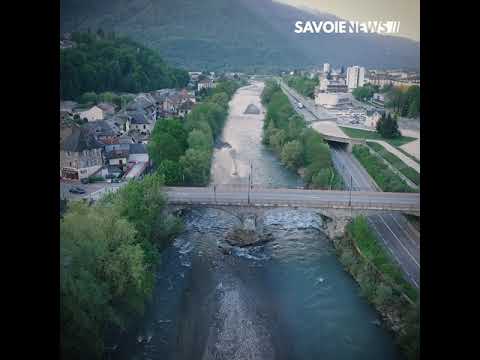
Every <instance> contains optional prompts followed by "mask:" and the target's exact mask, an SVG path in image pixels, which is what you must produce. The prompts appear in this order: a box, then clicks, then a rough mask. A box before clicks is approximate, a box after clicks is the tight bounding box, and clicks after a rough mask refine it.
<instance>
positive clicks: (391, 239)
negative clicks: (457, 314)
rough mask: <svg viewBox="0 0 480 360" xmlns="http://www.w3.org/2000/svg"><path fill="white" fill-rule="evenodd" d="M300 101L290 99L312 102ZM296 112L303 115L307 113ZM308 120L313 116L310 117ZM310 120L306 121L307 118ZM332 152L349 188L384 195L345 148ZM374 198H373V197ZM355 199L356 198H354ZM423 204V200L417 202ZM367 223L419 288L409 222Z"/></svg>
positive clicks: (385, 217)
mask: <svg viewBox="0 0 480 360" xmlns="http://www.w3.org/2000/svg"><path fill="white" fill-rule="evenodd" d="M282 88H283V89H284V90H285V92H286V93H287V96H288V91H292V90H291V89H289V88H288V87H287V86H286V85H285V84H283V83H282ZM295 96H296V97H297V99H293V98H292V97H291V96H289V99H290V101H291V102H292V105H295V102H294V101H297V102H298V99H299V100H300V101H301V102H303V101H305V102H307V103H309V102H311V100H309V99H306V98H305V97H302V96H301V95H299V94H298V93H296V92H295ZM294 108H295V109H296V110H297V112H299V113H301V114H302V115H303V114H304V112H302V111H300V110H299V109H297V107H296V106H294ZM308 116H313V115H312V114H311V113H310V114H309V115H308ZM306 119H307V118H306ZM330 149H331V152H332V161H333V164H334V166H335V168H336V169H337V171H338V173H339V174H340V175H341V176H342V178H343V180H344V183H345V186H346V188H349V187H350V184H351V185H352V190H353V191H355V192H357V191H371V192H372V193H371V194H373V192H377V193H381V192H380V191H381V189H380V188H379V187H378V185H377V184H376V183H375V181H374V180H373V179H372V178H371V177H370V175H369V174H368V172H367V171H366V170H365V169H364V168H363V166H362V165H361V164H360V163H359V162H358V160H357V159H355V157H354V156H353V155H352V154H351V153H349V152H348V151H346V150H345V147H342V146H341V145H340V144H338V145H332V144H331V145H330ZM371 196H372V197H373V198H375V196H374V195H371ZM352 197H353V195H352ZM418 201H419V202H420V198H418ZM367 221H368V223H369V225H370V228H371V229H372V230H373V231H374V232H375V234H376V236H377V238H378V239H379V241H380V242H381V244H382V245H384V247H385V248H386V249H387V251H388V252H389V253H390V254H391V255H392V257H393V258H394V259H395V261H396V262H397V263H398V265H399V266H400V268H401V269H402V270H403V272H404V273H405V275H406V279H407V280H408V281H409V282H410V283H411V284H412V285H414V286H415V287H417V288H419V287H420V234H419V233H418V232H417V231H416V230H415V229H414V228H413V227H412V226H411V225H410V224H409V223H408V221H407V219H406V218H405V217H404V216H403V215H402V214H399V213H391V214H390V213H388V214H377V215H369V216H368V217H367Z"/></svg>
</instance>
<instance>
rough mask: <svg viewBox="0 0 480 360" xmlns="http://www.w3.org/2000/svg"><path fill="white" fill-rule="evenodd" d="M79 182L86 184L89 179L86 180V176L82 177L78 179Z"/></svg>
mask: <svg viewBox="0 0 480 360" xmlns="http://www.w3.org/2000/svg"><path fill="white" fill-rule="evenodd" d="M80 182H81V183H82V184H88V183H89V180H88V178H83V179H82V180H80Z"/></svg>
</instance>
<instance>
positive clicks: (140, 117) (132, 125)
mask: <svg viewBox="0 0 480 360" xmlns="http://www.w3.org/2000/svg"><path fill="white" fill-rule="evenodd" d="M130 116H131V118H130V119H129V120H128V121H127V123H128V126H127V127H128V128H129V132H132V131H136V132H138V133H140V134H142V135H150V133H151V132H152V130H153V127H154V125H155V123H154V122H150V121H148V119H147V116H146V115H145V113H144V112H143V111H137V112H134V113H131V114H130Z"/></svg>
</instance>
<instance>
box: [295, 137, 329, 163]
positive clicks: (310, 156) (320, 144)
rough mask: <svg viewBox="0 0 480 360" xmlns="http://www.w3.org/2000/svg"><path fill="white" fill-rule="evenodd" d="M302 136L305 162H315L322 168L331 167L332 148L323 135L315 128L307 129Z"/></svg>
mask: <svg viewBox="0 0 480 360" xmlns="http://www.w3.org/2000/svg"><path fill="white" fill-rule="evenodd" d="M302 138H303V143H304V157H305V158H304V162H305V164H307V165H310V164H313V163H315V164H316V165H317V166H319V167H320V168H326V167H330V166H331V164H332V159H331V155H330V148H329V147H328V145H327V144H326V143H325V142H324V141H323V138H322V136H321V135H320V134H319V133H318V132H316V131H315V130H313V129H306V130H305V131H304V133H303V136H302Z"/></svg>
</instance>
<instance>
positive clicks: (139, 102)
mask: <svg viewBox="0 0 480 360" xmlns="http://www.w3.org/2000/svg"><path fill="white" fill-rule="evenodd" d="M61 46H62V45H61ZM189 76H190V81H189V83H188V85H187V87H186V88H183V89H159V90H157V91H152V92H148V93H140V94H113V93H108V94H103V95H102V94H99V95H98V96H97V95H96V94H95V93H87V94H84V95H85V96H83V98H85V101H84V103H77V102H75V101H70V100H65V101H60V181H61V196H62V198H69V197H73V198H79V197H80V196H82V195H85V194H86V195H88V194H89V193H92V192H99V190H102V189H104V188H105V187H107V188H112V189H116V188H117V187H118V186H116V185H115V184H118V183H122V182H125V181H128V180H130V179H138V178H141V177H142V176H143V175H144V174H145V173H148V172H149V171H150V170H151V169H152V165H153V164H152V160H151V159H150V157H149V153H148V149H147V145H148V143H149V138H150V136H151V133H152V131H153V129H154V127H155V124H156V122H157V121H162V119H165V118H177V119H179V120H182V119H184V118H185V116H186V115H187V114H188V113H190V112H191V111H192V109H193V108H194V106H195V105H196V104H197V101H198V99H199V98H201V97H202V96H204V95H205V94H206V93H207V91H208V90H209V89H213V88H215V86H216V82H217V81H221V80H226V79H232V80H233V79H239V78H240V77H241V76H243V74H242V73H226V74H222V75H221V76H217V75H215V73H213V72H209V73H207V72H203V73H202V72H189ZM105 96H106V97H107V98H108V99H109V100H110V101H108V100H107V101H105V100H102V98H103V97H105ZM109 184H110V185H109Z"/></svg>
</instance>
